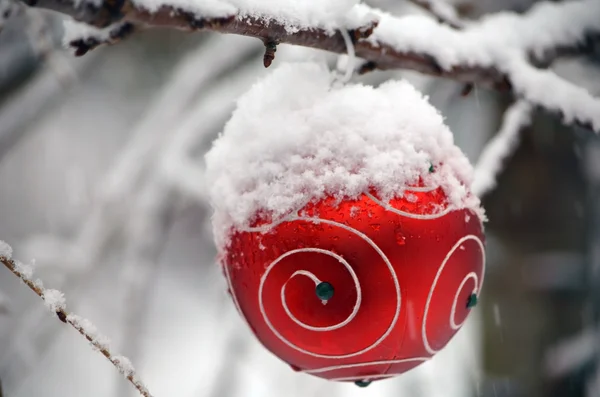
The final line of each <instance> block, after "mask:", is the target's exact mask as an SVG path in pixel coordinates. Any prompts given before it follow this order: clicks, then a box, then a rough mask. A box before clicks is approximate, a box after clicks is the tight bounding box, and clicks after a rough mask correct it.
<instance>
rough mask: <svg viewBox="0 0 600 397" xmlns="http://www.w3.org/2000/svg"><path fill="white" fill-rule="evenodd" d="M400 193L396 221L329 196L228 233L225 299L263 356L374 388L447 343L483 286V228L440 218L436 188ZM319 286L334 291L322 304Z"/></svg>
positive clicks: (367, 201)
mask: <svg viewBox="0 0 600 397" xmlns="http://www.w3.org/2000/svg"><path fill="white" fill-rule="evenodd" d="M405 197H406V198H404V199H399V200H392V201H391V202H390V204H391V205H392V207H393V208H394V209H396V210H400V211H404V213H397V212H394V211H392V210H389V209H386V208H384V207H383V206H382V205H380V203H377V201H376V199H375V200H374V199H373V198H370V197H369V196H368V195H363V196H362V197H361V198H360V199H359V200H354V201H344V202H342V203H339V204H338V203H336V202H335V201H334V200H332V199H328V200H323V201H322V202H320V203H318V204H317V205H310V206H307V208H305V209H304V210H303V211H300V212H299V213H298V214H299V215H298V218H296V219H289V220H287V221H285V222H282V223H280V224H278V225H277V226H275V227H273V228H272V229H271V230H270V231H269V232H268V233H264V234H263V233H261V232H259V231H244V232H239V231H238V232H235V233H234V234H233V235H232V240H231V245H230V247H229V248H228V250H227V252H226V254H225V255H224V257H223V258H222V262H223V265H224V266H225V269H224V270H225V275H226V277H228V280H229V283H230V288H231V289H232V291H230V292H234V294H233V297H234V300H235V301H236V304H237V305H238V308H239V309H240V311H241V313H242V315H243V316H244V317H245V318H246V320H247V321H248V323H249V325H250V326H251V328H252V330H253V332H254V333H255V335H256V336H257V337H258V339H259V340H260V341H261V342H262V343H263V345H264V346H265V347H266V348H267V349H269V350H270V351H271V352H273V353H274V354H275V355H277V356H278V357H280V358H281V359H282V360H284V361H285V362H287V363H289V364H290V365H292V366H293V368H294V369H296V370H301V371H305V372H308V373H313V374H314V375H316V376H321V377H324V378H327V379H334V380H362V379H368V380H375V379H381V378H384V377H388V376H393V375H395V374H400V373H402V372H405V371H407V370H409V369H411V368H413V367H415V366H417V365H419V364H420V363H422V362H423V361H424V360H425V359H427V358H430V357H432V356H433V354H435V352H437V351H439V350H440V349H441V348H443V347H444V346H445V345H446V344H447V343H448V341H449V340H450V339H451V338H452V336H453V335H454V334H455V333H456V332H457V330H458V329H459V326H460V324H461V323H462V322H463V321H464V320H465V318H466V317H467V315H468V314H469V311H470V309H468V308H467V301H468V299H469V296H470V295H471V294H472V293H477V294H479V289H480V287H481V282H482V281H483V273H484V253H483V245H482V244H483V239H484V237H483V233H482V228H481V224H480V221H479V219H478V218H477V216H476V215H475V214H474V213H472V212H471V211H469V210H458V211H447V208H446V204H445V203H446V200H445V196H444V194H443V192H442V191H441V189H438V190H434V191H430V192H414V193H410V194H408V195H405ZM440 212H442V213H444V212H447V213H445V214H444V215H442V216H439V215H440ZM428 214H429V215H428ZM435 214H438V215H435ZM415 215H416V217H415ZM422 217H426V218H428V219H421V218H422ZM340 258H341V259H340ZM342 260H343V261H346V263H347V264H348V267H349V268H350V269H349V268H347V267H346V266H344V264H343V262H342ZM353 276H354V277H353ZM318 281H327V282H329V283H331V284H332V285H333V287H334V289H335V292H334V295H333V297H332V298H331V299H330V300H329V301H327V302H326V303H325V304H324V303H323V302H322V301H321V300H320V299H319V298H318V297H317V295H316V294H315V286H316V283H317V282H318ZM356 283H358V286H359V288H357V285H356ZM282 291H283V292H282ZM358 298H360V300H359V302H358V303H357V299H358ZM286 305H287V309H288V310H287V311H286ZM294 319H295V320H294ZM453 322H454V324H453ZM453 325H454V326H453ZM319 328H321V329H319Z"/></svg>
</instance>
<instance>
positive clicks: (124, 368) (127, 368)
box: [111, 356, 135, 377]
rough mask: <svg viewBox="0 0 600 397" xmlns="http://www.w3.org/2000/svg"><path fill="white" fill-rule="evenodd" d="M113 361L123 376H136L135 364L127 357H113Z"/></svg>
mask: <svg viewBox="0 0 600 397" xmlns="http://www.w3.org/2000/svg"><path fill="white" fill-rule="evenodd" d="M111 361H112V362H113V364H114V365H115V367H117V369H118V370H119V372H120V373H121V374H123V376H125V377H127V376H131V375H133V374H135V368H133V364H131V361H130V360H129V359H128V358H127V357H125V356H113V358H112V360H111Z"/></svg>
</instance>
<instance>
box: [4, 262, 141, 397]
mask: <svg viewBox="0 0 600 397" xmlns="http://www.w3.org/2000/svg"><path fill="white" fill-rule="evenodd" d="M0 262H1V263H2V264H3V265H4V266H5V267H6V268H7V269H8V270H10V271H11V272H12V273H13V274H14V275H15V276H17V277H18V278H20V279H21V280H22V281H23V282H24V283H25V285H27V286H28V287H29V289H31V290H32V291H33V292H35V293H36V295H38V296H39V297H40V298H42V300H43V301H44V302H45V303H46V305H47V306H48V307H49V308H50V309H51V310H52V311H53V312H55V313H56V316H57V317H58V319H59V320H60V321H62V322H63V323H65V324H69V325H70V326H71V327H73V328H74V329H75V330H77V332H79V334H81V336H83V337H84V338H85V339H87V341H88V342H89V343H90V344H91V345H92V346H93V347H94V348H95V349H97V350H98V351H99V352H100V353H101V354H102V355H103V356H104V357H106V358H107V359H108V360H109V361H110V362H111V363H112V365H114V366H115V368H117V370H119V372H120V373H121V374H123V376H124V377H125V378H126V379H127V380H128V381H129V382H130V383H131V384H132V385H133V386H134V387H135V388H136V390H137V391H138V392H139V393H140V394H141V395H142V396H143V397H152V394H150V392H149V391H148V389H147V388H146V386H145V385H144V383H143V382H142V381H141V379H140V378H139V377H138V375H137V373H136V372H135V369H134V368H133V366H132V365H131V362H130V361H129V359H128V358H126V357H124V356H119V355H115V354H113V353H112V352H111V351H110V347H109V344H108V338H106V337H105V336H103V335H102V334H100V333H99V332H98V331H97V330H96V329H95V327H94V326H93V325H92V324H91V323H90V322H89V321H88V320H86V319H84V318H82V317H79V316H77V315H76V314H73V313H69V312H67V310H66V302H65V299H64V296H63V294H62V293H61V292H59V291H56V290H51V289H45V288H44V286H43V284H42V282H41V280H33V279H32V275H33V271H32V269H31V267H29V266H27V265H24V264H22V263H20V262H17V261H14V260H12V259H11V258H8V257H6V256H0Z"/></svg>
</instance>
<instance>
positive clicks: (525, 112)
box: [472, 100, 533, 197]
mask: <svg viewBox="0 0 600 397" xmlns="http://www.w3.org/2000/svg"><path fill="white" fill-rule="evenodd" d="M532 110H533V109H532V106H531V105H530V104H529V103H528V102H527V101H525V100H520V101H517V102H515V103H514V104H512V105H511V106H510V107H509V108H508V109H507V110H506V112H505V113H504V118H503V120H502V126H501V128H500V131H498V133H497V134H496V135H495V136H494V138H493V139H492V140H491V141H490V142H489V143H488V144H487V145H486V147H485V149H483V152H482V153H481V156H480V157H479V161H478V162H477V166H476V167H475V180H474V181H473V186H472V189H473V193H475V195H477V196H479V197H481V196H483V195H485V194H486V193H488V192H489V191H490V190H492V189H494V188H495V187H496V183H497V182H496V177H497V176H498V174H499V173H500V172H501V171H502V165H503V163H504V161H505V160H506V158H507V157H508V156H510V155H511V154H512V153H513V152H514V150H515V149H516V148H517V145H518V143H519V132H520V131H521V129H522V128H524V127H525V126H527V125H529V123H531V113H532Z"/></svg>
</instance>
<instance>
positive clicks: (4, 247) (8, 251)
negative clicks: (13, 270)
mask: <svg viewBox="0 0 600 397" xmlns="http://www.w3.org/2000/svg"><path fill="white" fill-rule="evenodd" d="M12 253H13V250H12V247H11V246H10V245H8V244H7V243H5V242H4V241H2V240H0V256H3V257H5V258H7V259H10V258H12Z"/></svg>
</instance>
